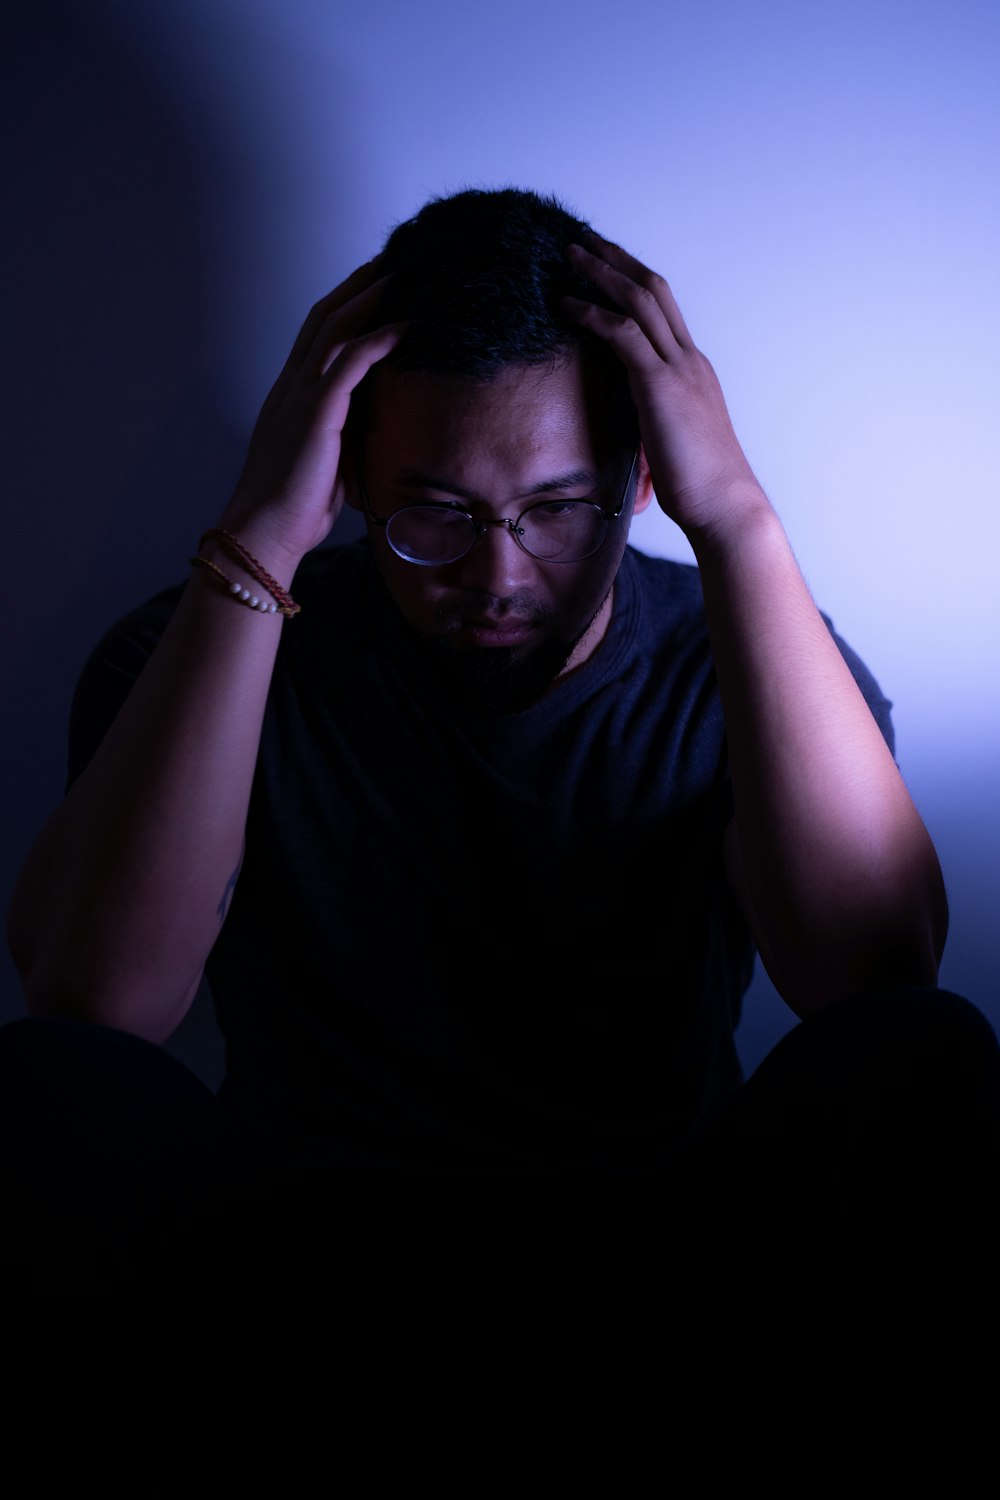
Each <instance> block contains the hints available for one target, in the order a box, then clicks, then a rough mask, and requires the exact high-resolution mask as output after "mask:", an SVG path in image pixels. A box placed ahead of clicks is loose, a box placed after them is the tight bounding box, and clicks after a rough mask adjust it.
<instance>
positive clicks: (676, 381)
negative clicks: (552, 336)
mask: <svg viewBox="0 0 1000 1500" xmlns="http://www.w3.org/2000/svg"><path fill="white" fill-rule="evenodd" d="M567 254H568V258H569V260H570V263H571V264H572V265H573V267H574V269H575V270H577V271H578V272H580V274H581V275H583V276H585V277H586V278H587V280H588V281H590V282H591V283H592V284H593V285H594V286H595V287H598V288H599V289H600V290H601V291H602V292H603V293H604V294H605V295H606V296H607V298H608V300H609V301H612V302H614V303H615V304H616V305H617V306H618V307H620V308H621V310H622V311H621V313H615V312H610V311H608V310H607V309H605V308H601V307H598V306H597V305H596V304H595V303H593V302H585V301H582V300H581V299H579V298H576V297H566V298H564V306H565V308H566V311H567V312H568V313H569V314H570V315H571V316H572V317H573V318H574V319H575V320H576V321H577V322H578V323H580V325H581V326H582V327H584V328H587V329H589V330H590V331H591V332H592V333H595V334H597V335H598V336H599V337H600V338H602V339H604V340H605V341H606V342H607V343H608V344H610V346H611V348H612V349H613V350H614V351H615V353H616V354H617V355H618V357H619V359H620V360H621V361H622V363H623V365H624V366H625V368H626V370H627V371H628V375H629V383H630V386H631V391H632V400H633V401H634V403H635V407H636V411H637V413H638V416H639V431H640V436H641V438H642V444H643V448H644V450H645V453H646V458H647V461H648V463H649V467H650V472H651V474H652V480H653V489H654V491H655V493H656V497H657V500H658V501H659V503H660V506H661V507H662V509H663V510H664V511H665V512H666V513H667V515H668V516H670V518H671V520H673V521H676V523H677V524H678V525H679V526H680V527H681V528H682V530H683V531H684V532H685V533H686V534H687V535H688V536H689V537H690V538H692V539H693V538H694V537H696V536H698V535H712V534H714V533H715V532H717V530H718V529H719V527H720V526H724V525H725V523H726V522H727V521H728V520H729V519H730V518H731V517H732V516H733V514H734V511H737V510H738V509H739V508H740V507H742V506H743V505H745V504H747V503H748V502H750V503H753V502H754V501H756V502H760V501H762V500H763V494H762V492H761V490H760V486H759V485H758V483H757V480H756V479H755V477H754V475H753V472H752V470H751V468H750V465H749V463H748V462H747V459H746V456H745V454H744V452H743V449H742V448H741V447H740V444H739V441H738V439H737V437H736V434H735V432H734V431H733V424H732V422H731V420H730V417H729V412H728V409H727V407H726V401H725V397H724V396H723V394H722V387H721V386H720V384H719V381H718V377H717V376H716V373H715V371H714V369H713V368H712V366H711V364H710V363H709V361H708V359H706V357H705V355H704V354H702V352H701V351H700V349H698V348H697V347H696V346H695V344H694V341H693V340H692V338H691V335H690V333H689V332H688V329H687V325H686V323H685V322H684V319H683V317H682V316H681V312H680V309H679V308H678V306H677V303H676V302H675V300H674V296H673V293H672V292H671V290H670V287H669V286H668V285H667V283H666V281H664V279H663V277H662V276H658V275H657V274H656V272H655V271H651V270H649V268H648V267H647V266H644V265H643V264H642V262H641V261H638V260H636V259H635V257H634V256H632V255H629V254H628V252H627V251H625V250H623V249H621V247H620V246H618V245H613V244H611V242H610V241H608V240H605V239H602V238H601V237H600V236H599V235H596V234H595V235H592V236H589V237H588V240H587V246H586V247H584V246H581V245H571V246H570V247H569V250H568V252H567ZM764 503H766V502H764Z"/></svg>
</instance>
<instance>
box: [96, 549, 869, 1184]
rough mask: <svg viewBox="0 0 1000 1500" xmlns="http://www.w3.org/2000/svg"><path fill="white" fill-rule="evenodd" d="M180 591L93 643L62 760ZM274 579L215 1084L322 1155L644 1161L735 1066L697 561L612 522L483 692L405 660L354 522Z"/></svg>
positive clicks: (730, 905) (296, 1143)
mask: <svg viewBox="0 0 1000 1500" xmlns="http://www.w3.org/2000/svg"><path fill="white" fill-rule="evenodd" d="M180 593H181V586H179V587H177V588H175V589H171V590H167V591H166V592H164V593H163V594H160V595H158V596H157V598H155V599H154V600H151V601H150V602H149V603H148V604H147V605H145V606H143V607H142V608H140V609H139V610H136V611H135V612H133V613H132V614H130V615H129V616H127V617H126V618H125V619H124V620H123V621H121V622H120V623H119V624H118V625H117V626H116V627H115V628H114V629H113V630H112V631H110V632H109V634H108V635H107V636H106V637H105V639H104V640H103V641H102V642H101V644H100V645H99V646H98V647H97V649H96V651H95V652H94V654H93V656H92V657H91V659H90V662H89V663H88V665H87V667H86V669H85V671H84V673H83V675H82V677H81V681H80V685H79V687H78V690H77V694H76V697H75V700H74V708H73V715H72V730H71V752H70V779H71V780H72V779H73V777H75V776H76V775H77V774H79V771H80V770H81V769H82V767H83V766H84V765H85V764H86V761H87V759H88V758H89V756H90V755H91V754H92V753H93V750H94V749H95V748H96V745H97V744H98V743H99V741H100V739H101V737H102V735H103V733H104V732H105V730H106V728H107V726H108V724H109V723H110V721H111V719H112V718H113V716H114V714H115V712H116V711H117V708H118V706H119V705H120V703H121V701H122V699H123V698H124V696H125V694H126V693H127V691H128V688H129V686H130V685H131V682H132V681H134V678H135V676H136V674H137V673H138V671H139V670H140V669H141V666H142V663H143V662H144V661H145V659H146V658H147V657H148V655H149V653H150V651H151V650H152V649H153V647H154V645H155V643H156V641H157V639H158V638H159V635H160V633H161V632H162V630H163V627H164V625H165V623H166V621H167V619H168V618H169V616H170V613H171V611H172V609H173V608H174V606H175V604H176V602H177V599H178V598H179V597H180ZM295 595H296V598H297V599H298V600H299V601H300V602H301V604H302V613H301V615H299V616H297V617H296V618H295V619H293V620H291V621H290V622H288V623H287V624H285V625H284V626H283V627H282V641H281V647H280V650H279V653H278V660H277V665H276V668H275V673H274V679H273V682H272V687H271V692H270V696H269V700H268V706H267V712H266V716H265V722H264V728H263V735H262V741H261V749H260V755H259V759H258V764H257V771H256V776H255V780H254V786H253V793H252V797H251V804H250V812H249V819H248V826H247V842H246V856H245V859H244V864H243V869H242V872H241V875H240V879H239V882H238V885H237V887H236V892H235V895H234V898H233V902H232V906H231V910H230V913H229V916H228V918H227V920H226V923H225V925H224V927H223V929H222V932H221V934H220V937H219V940H218V942H217V944H216V946H215V948H214V950H213V952H212V955H211V957H210V959H209V963H208V967H207V975H208V981H209V985H210V988H211V992H212V996H213V1000H214V1002H215V1007H216V1012H217V1016H218V1020H219V1025H220V1029H221V1031H222V1033H223V1035H224V1037H225V1041H226V1077H225V1081H224V1083H223V1086H222V1094H223V1097H224V1098H225V1099H226V1100H227V1101H228V1102H229V1103H230V1104H231V1105H232V1107H233V1108H234V1109H236V1110H237V1111H238V1112H239V1113H240V1115H241V1116H242V1117H243V1118H244V1119H245V1120H246V1121H247V1122H249V1123H251V1124H252V1125H254V1126H256V1127H259V1128H261V1129H263V1130H265V1131H267V1132H271V1133H276V1134H278V1135H280V1136H281V1137H283V1138H285V1139H287V1141H288V1142H289V1143H290V1145H291V1147H292V1149H294V1150H295V1151H297V1152H299V1153H301V1154H302V1155H303V1156H304V1157H306V1158H313V1157H315V1158H316V1159H319V1160H327V1161H329V1162H331V1163H339V1162H345V1163H349V1162H358V1163H359V1164H377V1163H379V1162H386V1163H388V1164H391V1163H398V1164H403V1165H406V1164H414V1165H424V1166H431V1167H433V1166H437V1165H440V1166H442V1167H449V1168H454V1167H456V1166H457V1167H461V1166H468V1167H470V1168H482V1167H484V1166H485V1167H491V1166H492V1167H501V1168H502V1167H510V1168H514V1169H516V1168H522V1167H524V1166H526V1165H527V1166H532V1167H536V1168H537V1167H541V1168H545V1167H547V1166H552V1167H558V1168H561V1169H565V1168H567V1167H572V1166H574V1165H579V1166H594V1165H600V1164H602V1163H606V1164H608V1165H615V1166H621V1165H630V1164H634V1165H636V1166H644V1165H654V1164H657V1163H660V1162H663V1161H665V1160H666V1159H667V1157H668V1155H669V1152H670V1150H671V1148H672V1147H673V1146H674V1145H675V1144H676V1143H678V1142H680V1141H683V1140H684V1139H685V1138H686V1137H687V1136H688V1135H689V1133H690V1132H691V1131H692V1130H693V1129H695V1128H696V1127H697V1126H698V1125H699V1124H700V1123H702V1122H704V1121H705V1120H706V1119H707V1118H708V1117H710V1115H711V1114H712V1112H713V1111H714V1110H715V1109H716V1108H717V1107H718V1106H719V1105H720V1104H721V1103H723V1102H724V1101H725V1099H727V1098H728V1097H729V1096H730V1094H731V1093H732V1091H733V1090H734V1089H735V1088H736V1087H738V1085H739V1083H740V1081H741V1073H740V1066H739V1061H738V1057H737V1053H736V1048H735V1045H734V1040H733V1033H734V1029H735V1026H736V1023H737V1021H738V1019H739V1010H740V1002H741V998H742V995H743V993H744V991H745V989H746V986H747V985H748V983H749V980H750V977H751V973H752V965H753V952H754V950H753V945H752V941H751V938H750V935H749V932H748V930H747V928H746V925H745V923H744V921H743V918H742V916H741V914H740V913H739V911H738V909H737V907H736V905H735V903H734V901H733V900H732V898H731V896H730V893H729V890H728V886H727V884H726V880H725V876H724V871H723V863H722V839H723V831H724V829H725V827H726V824H727V822H728V820H729V818H730V816H731V814H732V802H731V796H730V788H729V779H728V767H727V759H726V745H725V735H724V729H723V722H722V712H721V707H720V703H719V699H718V694H717V690H716V684H715V677H714V672H713V668H712V661H711V657H710V653H709V647H708V638H707V631H706V625H705V619H704V614H703V610H702V598H701V587H700V581H699V578H698V574H697V570H696V569H695V568H693V567H691V566H689V565H687V564H682V563H675V562H669V561H664V560H661V559H653V558H649V557H646V556H644V555H643V554H642V553H639V552H637V551H635V550H634V549H632V548H630V549H628V551H627V552H626V555H625V560H624V563H623V566H622V569H621V572H620V574H619V578H618V581H617V584H616V588H615V599H614V612H613V616H612V619H611V622H610V624H609V627H608V631H607V633H606V635H605V637H604V640H603V641H602V642H601V645H600V646H599V648H598V649H597V651H596V652H595V653H594V655H593V656H592V657H591V658H590V660H589V661H588V662H587V663H586V664H585V665H584V666H583V667H582V668H581V669H579V670H578V671H577V672H575V673H573V674H571V675H569V676H568V677H566V678H565V679H562V680H560V681H559V682H557V683H556V684H555V685H554V687H553V688H552V690H551V691H550V692H549V693H548V694H547V695H546V696H545V697H544V698H543V699H542V700H541V701H540V702H538V703H537V704H535V705H533V706H532V707H530V708H528V709H525V710H523V711H520V712H517V713H510V714H504V715H499V714H496V715H489V714H484V713H483V712H481V711H474V710H472V709H471V708H469V706H468V705H467V704H463V703H459V702H455V701H454V699H453V697H451V696H449V695H448V694H447V693H445V691H444V690H443V689H442V688H441V687H440V685H439V684H438V683H437V682H436V681H435V680H434V679H432V678H430V677H429V676H428V675H427V672H426V668H425V665H424V663H423V660H422V657H421V655H420V653H418V652H415V651H414V650H413V648H412V643H411V641H410V638H409V636H408V634H407V631H406V629H405V627H404V626H403V625H402V622H401V621H400V619H399V618H398V616H397V614H396V611H395V609H394V606H393V605H392V604H391V601H390V600H389V599H388V596H387V595H386V594H385V591H384V589H383V586H382V584H381V582H380V580H379V578H378V575H377V572H376V570H375V568H374V566H373V564H372V560H371V557H370V553H369V551H368V546H367V543H366V542H364V541H361V542H358V543H354V544H351V545H348V546H344V547H332V548H328V549H323V550H320V551H317V552H314V553H312V554H310V556H309V557H307V558H306V559H305V561H304V562H303V564H302V566H301V568H300V570H299V572H298V574H297V576H296V580H295ZM827 623H828V624H829V621H828V622H827ZM830 628H831V630H832V626H831V627H830ZM837 643H838V646H839V647H840V650H841V651H842V653H843V655H844V656H845V658H846V660H847V662H848V664H849V665H850V667H851V670H852V672H853V674H854V676H855V678H856V680H857V681H858V683H859V684H860V686H861V688H862V691H863V692H864V694H865V697H866V699H867V701H868V703H869V705H870V706H871V708H872V711H873V713H874V715H875V717H876V719H877V720H878V722H879V725H880V726H881V728H882V732H883V734H884V735H885V737H886V739H887V741H888V742H889V744H890V747H891V746H892V728H891V722H890V718H889V709H890V705H889V703H888V702H887V700H886V699H885V698H884V697H883V696H882V694H881V692H880V690H879V688H878V686H877V684H876V683H875V681H874V679H873V678H872V677H871V675H870V673H869V672H868V671H867V669H866V668H865V667H864V665H863V664H862V663H861V662H860V661H859V659H858V658H857V657H856V656H855V655H854V653H853V652H852V651H851V650H850V649H849V648H848V647H847V646H846V645H845V644H844V643H843V642H842V641H839V640H838V642H837Z"/></svg>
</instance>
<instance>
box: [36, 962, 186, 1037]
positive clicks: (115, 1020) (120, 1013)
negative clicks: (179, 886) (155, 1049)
mask: <svg viewBox="0 0 1000 1500" xmlns="http://www.w3.org/2000/svg"><path fill="white" fill-rule="evenodd" d="M200 977H201V976H200V975H199V976H198V979H197V980H196V981H195V982H194V984H193V985H191V987H190V988H189V989H188V990H187V991H186V992H185V993H184V994H182V995H170V996H163V995H153V994H151V993H150V991H149V990H148V989H144V988H143V987H142V986H139V985H131V984H128V983H126V982H124V981H123V980H122V979H121V978H120V977H119V978H117V979H112V978H111V977H110V976H95V975H91V974H85V973H83V972H81V971H80V969H79V968H74V967H73V966H71V965H69V964H65V965H61V964H59V963H58V962H51V961H48V962H46V963H44V964H42V963H36V964H34V965H33V966H31V967H30V968H29V969H27V971H25V972H22V985H23V993H24V1002H25V1008H26V1009H27V1012H28V1014H29V1015H31V1016H39V1017H56V1018H61V1019H66V1020H73V1021H86V1022H88V1023H89V1024H91V1025H94V1026H107V1027H111V1028H112V1029H114V1030H115V1031H127V1032H129V1033H130V1034H131V1035H132V1036H137V1037H141V1038H142V1039H143V1040H144V1041H147V1042H153V1043H155V1044H157V1045H161V1044H162V1043H163V1042H165V1041H167V1039H168V1038H169V1037H170V1036H172V1034H173V1033H174V1032H175V1031H176V1030H177V1027H178V1026H179V1025H180V1023H181V1021H182V1020H183V1019H184V1016H185V1015H186V1014H187V1011H188V1010H189V1008H190V1006H191V1002H192V1001H193V1000H194V997H195V995H196V994H197V992H198V986H199V983H200Z"/></svg>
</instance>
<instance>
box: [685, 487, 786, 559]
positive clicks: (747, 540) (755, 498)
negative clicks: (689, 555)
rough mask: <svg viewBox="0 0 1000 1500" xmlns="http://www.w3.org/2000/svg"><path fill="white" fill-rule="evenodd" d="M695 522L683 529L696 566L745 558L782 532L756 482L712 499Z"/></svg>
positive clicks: (770, 505)
mask: <svg viewBox="0 0 1000 1500" xmlns="http://www.w3.org/2000/svg"><path fill="white" fill-rule="evenodd" d="M701 512H702V513H701V514H700V516H699V519H698V520H697V522H695V523H692V524H689V525H687V526H685V527H684V528H683V530H684V532H685V535H686V536H687V539H688V541H689V542H690V544H691V548H692V551H693V552H694V554H695V557H696V558H697V559H698V562H699V564H704V563H707V562H711V561H713V560H718V559H720V558H722V557H726V556H730V555H732V554H733V553H740V554H745V553H746V552H747V550H748V549H752V548H754V547H755V546H756V545H757V544H758V543H760V542H763V543H765V544H766V543H767V541H768V539H770V538H773V537H775V536H781V537H782V538H783V537H784V529H783V527H782V525H781V522H780V521H779V519H778V515H777V512H776V511H775V509H774V507H773V505H772V504H771V502H770V500H769V499H768V498H767V496H766V495H765V494H764V491H763V490H762V489H761V487H760V485H759V484H758V483H757V482H756V480H753V479H751V480H741V481H739V482H738V483H735V484H733V485H731V486H729V487H728V488H726V489H725V490H724V491H722V492H721V493H717V494H716V495H714V496H713V500H712V505H711V507H709V506H707V505H706V506H704V507H702V508H701Z"/></svg>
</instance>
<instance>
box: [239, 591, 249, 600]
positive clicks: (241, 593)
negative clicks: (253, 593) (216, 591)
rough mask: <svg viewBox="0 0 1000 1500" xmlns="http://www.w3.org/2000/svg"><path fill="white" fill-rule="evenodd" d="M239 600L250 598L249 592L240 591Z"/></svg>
mask: <svg viewBox="0 0 1000 1500" xmlns="http://www.w3.org/2000/svg"><path fill="white" fill-rule="evenodd" d="M240 598H241V599H249V598H250V590H249V589H240Z"/></svg>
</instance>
